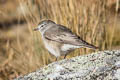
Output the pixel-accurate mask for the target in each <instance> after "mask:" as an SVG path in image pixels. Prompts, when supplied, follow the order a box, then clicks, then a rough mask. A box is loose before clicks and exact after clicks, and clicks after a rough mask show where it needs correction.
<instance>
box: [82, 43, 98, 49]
mask: <svg viewBox="0 0 120 80" xmlns="http://www.w3.org/2000/svg"><path fill="white" fill-rule="evenodd" d="M84 46H85V47H87V48H91V49H99V48H98V47H96V46H94V45H92V44H89V43H88V44H86V45H84Z"/></svg>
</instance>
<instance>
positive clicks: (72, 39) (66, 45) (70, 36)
mask: <svg viewBox="0 0 120 80" xmlns="http://www.w3.org/2000/svg"><path fill="white" fill-rule="evenodd" d="M37 30H39V31H40V33H41V36H42V40H43V42H44V45H45V47H46V48H47V49H48V51H49V52H50V53H51V54H53V55H54V56H55V57H56V60H57V58H58V57H59V56H62V55H63V56H64V58H66V56H67V54H68V53H70V52H71V51H73V50H75V49H76V48H82V47H88V48H92V49H97V47H95V46H94V45H92V44H89V43H87V42H86V41H84V40H82V39H81V38H80V37H79V36H77V35H76V34H74V33H73V32H72V31H71V30H70V29H68V28H67V27H65V26H63V25H60V24H56V23H55V22H53V21H51V20H44V21H41V22H40V23H39V24H38V27H37V28H35V29H34V31H37Z"/></svg>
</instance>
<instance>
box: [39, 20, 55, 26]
mask: <svg viewBox="0 0 120 80" xmlns="http://www.w3.org/2000/svg"><path fill="white" fill-rule="evenodd" d="M48 23H54V24H55V22H53V21H52V20H44V21H41V22H39V24H38V25H41V24H48Z"/></svg>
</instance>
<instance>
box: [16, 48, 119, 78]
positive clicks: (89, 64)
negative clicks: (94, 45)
mask: <svg viewBox="0 0 120 80" xmlns="http://www.w3.org/2000/svg"><path fill="white" fill-rule="evenodd" d="M15 80H120V50H115V51H101V52H96V53H92V54H88V55H83V56H78V57H74V58H72V59H66V60H62V61H58V62H54V63H51V64H49V65H48V66H46V67H44V68H41V69H40V70H37V71H35V72H32V73H29V74H27V75H25V76H21V77H19V78H17V79H15Z"/></svg>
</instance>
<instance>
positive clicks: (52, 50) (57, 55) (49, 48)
mask: <svg viewBox="0 0 120 80" xmlns="http://www.w3.org/2000/svg"><path fill="white" fill-rule="evenodd" d="M44 44H45V47H46V48H47V49H48V51H49V52H50V53H51V54H52V55H54V56H56V57H59V56H60V53H59V52H57V50H56V49H55V48H54V47H53V46H52V45H50V44H49V43H46V42H45V41H44Z"/></svg>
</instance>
